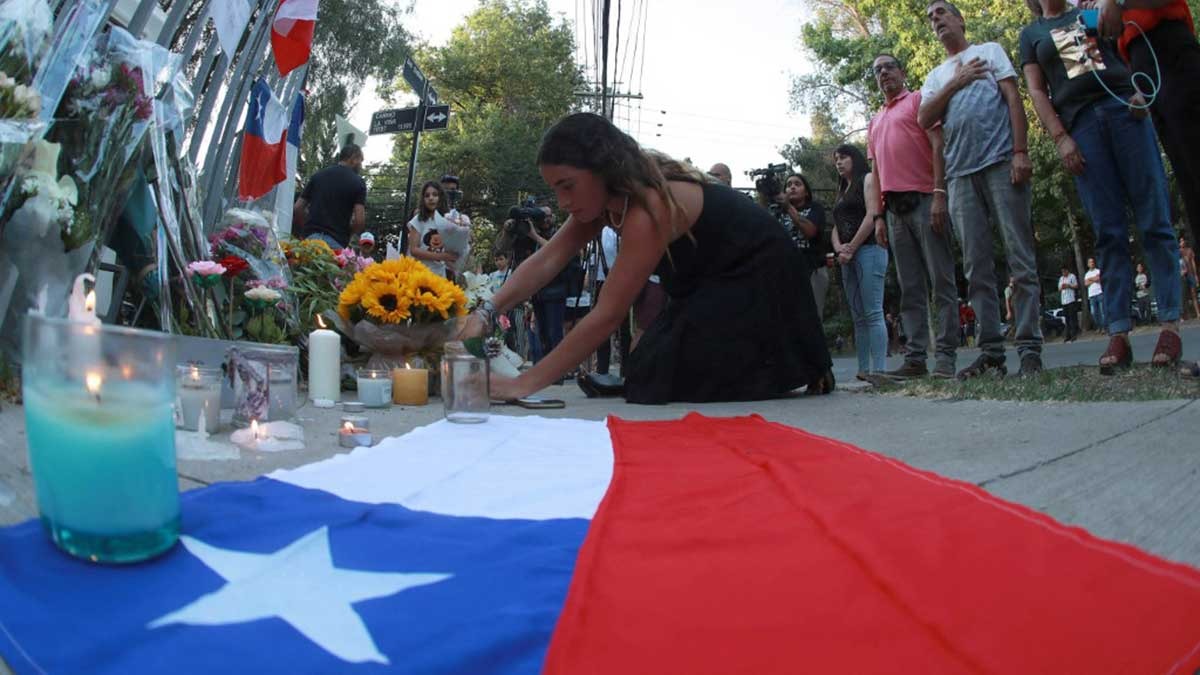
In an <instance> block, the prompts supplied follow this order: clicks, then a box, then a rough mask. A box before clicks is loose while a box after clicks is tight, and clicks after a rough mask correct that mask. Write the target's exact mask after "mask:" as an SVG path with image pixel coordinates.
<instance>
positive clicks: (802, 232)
mask: <svg viewBox="0 0 1200 675" xmlns="http://www.w3.org/2000/svg"><path fill="white" fill-rule="evenodd" d="M783 190H784V192H783V195H781V197H782V198H783V199H784V200H785V201H786V205H787V214H788V219H789V220H790V222H791V224H792V228H791V232H790V233H791V235H792V241H793V242H794V243H795V244H796V248H798V249H800V252H801V253H803V254H804V258H805V260H806V261H807V262H808V270H809V280H810V281H811V282H812V291H813V300H816V302H817V316H818V317H822V318H823V317H824V316H825V296H826V295H827V294H828V292H829V267H830V266H831V265H832V264H833V258H832V256H831V255H827V254H831V253H832V251H831V249H830V248H829V233H828V232H827V231H826V229H825V209H824V207H822V206H821V204H820V203H819V202H817V201H816V200H815V199H813V193H812V187H811V186H810V185H809V184H808V179H807V178H805V177H804V176H801V175H800V174H798V173H793V174H791V175H789V176H788V177H787V180H786V181H784V184H783Z"/></svg>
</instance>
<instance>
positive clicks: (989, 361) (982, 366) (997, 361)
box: [958, 354, 1008, 380]
mask: <svg viewBox="0 0 1200 675" xmlns="http://www.w3.org/2000/svg"><path fill="white" fill-rule="evenodd" d="M986 373H993V374H995V375H998V376H999V377H1004V376H1005V375H1008V366H1006V365H1004V357H1003V356H1001V357H995V356H989V355H987V354H980V355H979V358H977V359H975V363H972V364H971V365H969V366H967V367H966V368H963V369H962V370H960V371H958V379H959V380H969V379H971V378H973V377H979V376H980V375H984V374H986Z"/></svg>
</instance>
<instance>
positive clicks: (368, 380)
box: [358, 368, 392, 408]
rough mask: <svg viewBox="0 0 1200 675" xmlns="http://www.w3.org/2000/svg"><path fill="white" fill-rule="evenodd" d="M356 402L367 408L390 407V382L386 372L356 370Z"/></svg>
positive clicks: (368, 369) (365, 369)
mask: <svg viewBox="0 0 1200 675" xmlns="http://www.w3.org/2000/svg"><path fill="white" fill-rule="evenodd" d="M358 400H359V401H362V404H363V405H365V406H367V407H368V408H387V407H389V406H391V405H392V380H391V378H389V377H388V372H387V371H386V370H372V369H370V368H359V369H358Z"/></svg>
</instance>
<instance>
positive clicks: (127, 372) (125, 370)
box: [121, 363, 133, 380]
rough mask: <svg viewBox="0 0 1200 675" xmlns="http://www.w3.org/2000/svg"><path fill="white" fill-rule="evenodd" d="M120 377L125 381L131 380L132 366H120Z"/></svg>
mask: <svg viewBox="0 0 1200 675" xmlns="http://www.w3.org/2000/svg"><path fill="white" fill-rule="evenodd" d="M121 377H123V378H124V379H126V380H132V379H133V366H131V365H129V364H128V363H126V364H125V365H123V366H121Z"/></svg>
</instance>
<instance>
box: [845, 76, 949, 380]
mask: <svg viewBox="0 0 1200 675" xmlns="http://www.w3.org/2000/svg"><path fill="white" fill-rule="evenodd" d="M871 68H872V71H873V72H874V74H875V82H876V84H878V85H879V89H880V91H882V92H883V96H884V99H885V101H884V105H883V109H881V110H880V111H879V112H878V113H876V114H875V116H874V117H873V118H871V123H870V125H868V127H867V159H868V160H870V162H871V167H872V169H871V170H872V173H874V175H875V184H876V186H877V187H878V190H877V191H876V192H875V194H868V196H867V209H868V214H870V216H871V217H872V219H873V220H874V222H875V237H876V239H878V240H879V243H880V244H881V245H883V246H887V245H888V243H889V242H890V243H891V248H892V257H893V258H895V260H896V276H897V278H898V279H899V282H900V321H901V323H902V324H903V326H904V332H905V333H906V334H907V335H908V343H907V344H906V345H905V354H904V363H903V365H901V366H900V367H899V368H896V369H895V370H890V371H888V372H887V373H885V374H884V377H886V378H887V379H891V380H906V379H910V378H915V377H923V376H925V375H927V374H928V373H929V371H928V370H927V367H926V364H925V362H926V360H927V359H928V351H929V293H930V289H932V292H933V296H934V316H935V317H936V320H935V321H936V324H937V335H936V338H935V340H936V347H935V359H934V363H935V365H934V369H933V375H934V376H935V377H941V378H946V379H950V378H953V377H954V375H955V370H954V369H955V361H956V359H957V349H958V289H957V288H956V287H955V283H954V253H953V251H952V250H951V248H950V234H949V232H948V230H947V227H946V226H947V224H948V222H947V221H948V220H949V217H948V213H947V199H946V185H945V180H944V178H943V169H944V159H943V157H942V130H941V129H937V128H935V129H929V130H926V129H924V128H923V127H922V126H921V125H920V123H919V122H918V121H917V110H918V109H919V108H920V105H921V94H920V92H914V91H909V90H908V87H907V86H905V79H906V78H907V75H906V74H905V72H904V67H903V66H902V65H900V61H899V60H898V59H897V58H896V57H895V56H893V55H891V54H880V55H879V56H877V57H875V61H874V62H873V63H872V66H871ZM878 194H882V200H880V199H879V197H878V196H877V195H878ZM881 202H882V203H881Z"/></svg>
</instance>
